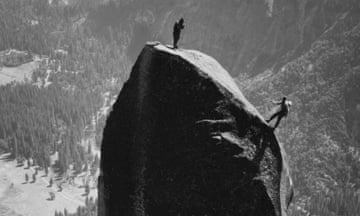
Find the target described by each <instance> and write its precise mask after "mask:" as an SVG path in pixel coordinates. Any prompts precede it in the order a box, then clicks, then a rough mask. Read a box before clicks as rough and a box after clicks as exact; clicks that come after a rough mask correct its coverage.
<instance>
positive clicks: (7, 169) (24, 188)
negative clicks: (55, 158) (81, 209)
mask: <svg viewBox="0 0 360 216" xmlns="http://www.w3.org/2000/svg"><path fill="white" fill-rule="evenodd" d="M16 165H17V163H16V161H15V160H11V159H9V154H7V153H6V154H4V153H2V154H0V215H1V216H20V215H23V216H52V215H54V213H55V211H56V210H57V211H63V210H64V208H66V209H67V210H68V212H70V213H71V212H75V211H76V209H77V207H78V206H80V205H82V206H83V205H85V196H83V194H84V188H79V187H77V186H71V185H69V184H64V185H63V190H62V191H61V192H58V191H57V188H56V186H55V184H54V185H53V186H52V187H47V186H48V184H49V182H48V180H49V177H45V176H44V171H39V174H38V175H37V180H36V182H35V183H25V177H24V176H25V174H26V173H28V175H29V177H30V178H29V179H30V180H29V182H30V181H31V176H32V173H34V170H33V168H30V169H24V167H23V166H21V167H17V166H16ZM75 181H76V180H75ZM49 192H53V193H54V194H55V199H54V200H52V201H49V200H48V199H49V197H50V195H49ZM96 194H97V190H96V188H92V189H91V191H90V196H92V197H96Z"/></svg>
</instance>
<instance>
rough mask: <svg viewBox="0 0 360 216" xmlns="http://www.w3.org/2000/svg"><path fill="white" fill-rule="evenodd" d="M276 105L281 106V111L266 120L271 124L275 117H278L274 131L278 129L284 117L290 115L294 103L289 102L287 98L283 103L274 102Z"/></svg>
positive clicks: (283, 99)
mask: <svg viewBox="0 0 360 216" xmlns="http://www.w3.org/2000/svg"><path fill="white" fill-rule="evenodd" d="M273 103H274V104H276V105H280V110H279V111H277V112H276V113H274V114H273V115H272V116H271V117H270V118H269V119H268V120H266V121H267V122H268V123H269V122H271V120H273V119H274V118H275V117H277V120H276V123H275V126H274V129H275V128H277V127H278V126H279V124H280V121H281V119H282V118H283V117H286V116H287V114H288V113H289V110H290V106H291V105H292V102H291V101H290V100H287V99H286V97H283V98H282V100H281V101H273Z"/></svg>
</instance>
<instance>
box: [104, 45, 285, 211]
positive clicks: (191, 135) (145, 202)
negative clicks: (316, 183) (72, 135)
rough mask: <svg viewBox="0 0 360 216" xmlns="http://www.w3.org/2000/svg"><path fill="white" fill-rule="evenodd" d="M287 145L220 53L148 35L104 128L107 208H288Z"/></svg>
mask: <svg viewBox="0 0 360 216" xmlns="http://www.w3.org/2000/svg"><path fill="white" fill-rule="evenodd" d="M282 154H283V152H282V150H281V146H280V145H279V144H278V142H277V140H276V137H275V136H274V134H273V131H272V130H271V129H270V128H269V127H268V125H267V124H266V122H265V121H264V120H263V118H262V117H261V116H260V115H259V113H258V112H257V111H256V109H255V108H254V107H253V106H252V105H251V104H250V103H249V102H248V101H247V100H246V99H245V97H244V96H243V95H242V93H241V92H240V90H239V89H238V87H237V86H236V84H235V83H234V81H233V80H232V78H231V77H230V75H229V74H228V73H227V72H226V71H225V70H224V69H223V68H222V67H221V65H220V64H219V63H218V62H217V61H216V60H214V59H213V58H211V57H209V56H207V55H205V54H203V53H200V52H198V51H193V50H182V49H180V50H172V49H169V48H166V47H165V46H163V45H161V44H157V43H153V44H147V45H146V46H145V48H144V49H143V50H142V52H141V54H140V56H139V58H138V60H137V61H136V63H135V65H134V67H133V69H132V72H131V75H130V78H129V80H128V81H127V83H126V84H125V85H124V87H123V89H122V91H121V93H120V95H119V97H118V99H117V101H116V103H115V104H114V106H113V110H112V111H111V113H110V116H109V118H108V120H107V123H106V127H105V129H104V136H103V142H102V160H101V170H102V172H101V173H102V174H101V176H100V179H99V182H100V190H99V197H100V215H107V216H108V215H129V216H131V215H136V216H145V215H286V213H285V209H286V206H287V199H288V198H286V197H287V196H288V195H289V191H291V188H290V182H291V180H290V178H289V176H288V170H287V166H286V164H284V160H283V155H282Z"/></svg>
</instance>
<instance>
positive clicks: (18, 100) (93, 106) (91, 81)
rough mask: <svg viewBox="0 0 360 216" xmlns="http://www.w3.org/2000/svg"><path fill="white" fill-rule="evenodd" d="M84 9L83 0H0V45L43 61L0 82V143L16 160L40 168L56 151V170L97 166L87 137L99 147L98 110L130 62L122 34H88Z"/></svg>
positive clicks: (101, 123)
mask: <svg viewBox="0 0 360 216" xmlns="http://www.w3.org/2000/svg"><path fill="white" fill-rule="evenodd" d="M87 10H90V7H89V5H86V6H85V5H84V4H83V3H82V4H74V5H60V4H58V3H57V2H55V1H54V2H52V4H49V2H48V1H47V0H31V1H21V0H15V1H14V0H4V1H1V2H0V20H1V21H0V28H1V29H2V30H1V32H0V50H6V49H17V50H22V51H26V52H28V53H31V54H32V55H33V56H38V57H39V58H41V59H42V60H43V61H42V63H41V64H40V66H39V67H38V68H37V69H36V70H35V71H34V72H33V73H32V78H31V79H30V80H26V81H25V82H23V83H18V82H13V83H10V84H7V85H4V86H0V113H1V115H0V147H1V148H2V149H5V150H8V151H10V152H11V153H12V157H13V158H16V159H17V160H18V162H19V163H22V162H23V161H25V160H28V161H30V159H31V160H32V161H33V163H34V165H38V166H40V167H41V168H46V169H47V168H48V167H49V166H50V164H51V161H50V156H51V155H54V154H55V153H57V155H58V161H57V163H56V170H57V171H58V172H59V174H60V175H61V174H62V173H64V172H65V171H66V170H67V169H68V168H69V165H73V168H74V169H75V171H81V170H82V168H83V167H84V164H89V165H90V164H95V165H96V166H98V161H99V158H98V156H94V154H93V153H92V151H91V148H94V146H93V147H92V146H89V145H87V143H88V142H90V141H89V139H91V138H93V137H95V138H94V139H95V140H94V142H95V143H96V144H95V148H99V144H100V140H101V135H102V128H103V126H104V124H105V118H106V115H105V114H106V113H102V112H101V108H103V109H104V108H108V107H109V106H110V104H111V101H112V100H113V98H114V97H115V95H116V94H117V93H118V92H119V90H120V88H121V84H122V82H123V80H124V79H125V78H126V73H124V72H122V71H124V70H127V68H128V67H129V66H128V65H127V64H126V58H127V57H126V55H125V54H124V52H123V48H122V46H123V45H122V41H121V40H114V39H113V38H112V37H105V36H103V35H102V36H99V35H96V36H95V35H94V34H93V33H92V30H91V28H90V25H81V22H82V21H84V15H85V14H86V13H87V12H88V11H87ZM14 26H15V27H16V28H14ZM110 31H111V30H110ZM59 50H60V51H61V52H58V51H59ZM59 53H60V54H59ZM124 58H125V60H124ZM104 95H106V96H107V97H104ZM92 134H93V135H94V136H93V135H92ZM84 143H85V145H84Z"/></svg>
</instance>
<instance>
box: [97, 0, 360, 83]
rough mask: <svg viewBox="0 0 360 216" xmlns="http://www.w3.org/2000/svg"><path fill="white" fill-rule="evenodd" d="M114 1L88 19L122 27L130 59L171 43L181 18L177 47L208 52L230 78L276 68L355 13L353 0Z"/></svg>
mask: <svg viewBox="0 0 360 216" xmlns="http://www.w3.org/2000/svg"><path fill="white" fill-rule="evenodd" d="M117 2H118V3H117V4H115V3H113V4H112V5H111V6H109V7H108V8H106V7H104V8H102V9H101V10H99V12H98V14H101V13H103V14H102V15H101V16H95V15H94V16H90V17H96V19H95V20H97V21H98V22H99V25H100V26H104V24H105V25H112V26H121V27H120V28H121V31H122V33H124V34H126V35H127V36H128V38H129V40H128V41H127V42H125V43H126V44H127V45H129V44H130V45H131V46H129V47H130V48H129V49H130V50H129V51H130V52H135V53H136V55H135V58H136V56H137V54H138V53H139V52H140V49H141V48H142V45H139V44H143V43H144V42H145V41H148V40H151V39H154V40H159V41H161V42H162V43H169V44H171V43H172V27H173V24H174V22H175V21H176V20H177V19H179V18H180V17H184V18H185V25H186V26H185V30H184V32H183V37H182V39H181V41H180V45H181V46H183V47H186V48H193V49H197V50H202V51H203V52H206V53H209V54H210V55H212V56H214V57H215V58H216V59H217V60H219V61H220V62H221V63H222V64H223V65H224V67H225V69H227V70H228V71H229V72H230V74H231V75H232V76H235V77H236V76H238V75H239V74H244V73H246V74H248V75H249V76H253V75H256V74H258V73H260V72H263V71H264V70H266V69H271V68H279V67H280V66H281V65H282V64H284V63H286V62H288V61H290V60H292V59H294V58H296V57H298V56H299V55H300V54H301V53H302V52H303V51H304V50H306V49H308V48H309V47H310V45H311V44H312V43H313V42H314V41H315V40H316V39H317V38H319V37H320V36H321V35H322V34H323V33H324V32H325V31H326V30H327V29H328V28H329V27H330V26H331V25H332V24H333V23H334V22H335V21H336V19H337V17H338V16H340V15H342V14H343V13H344V12H346V11H348V10H358V8H359V3H358V1H356V0H342V1H339V0H292V1H288V0H253V1H249V0H226V1H217V0H185V1H184V0H149V1H145V2H144V1H141V0H134V1H128V0H119V1H117ZM359 11H360V10H358V12H359ZM94 14H96V13H94ZM111 14H112V15H111ZM90 20H91V19H90ZM139 26H142V27H141V28H143V31H139ZM145 28H146V30H145ZM144 32H145V34H144ZM141 38H143V39H141ZM133 60H135V59H133Z"/></svg>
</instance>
